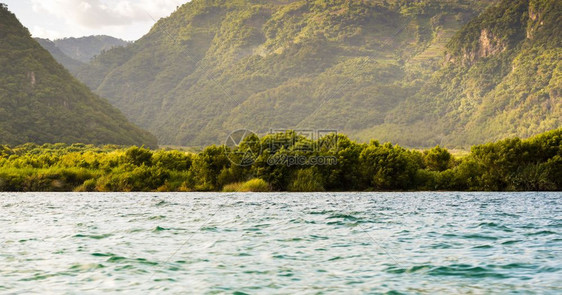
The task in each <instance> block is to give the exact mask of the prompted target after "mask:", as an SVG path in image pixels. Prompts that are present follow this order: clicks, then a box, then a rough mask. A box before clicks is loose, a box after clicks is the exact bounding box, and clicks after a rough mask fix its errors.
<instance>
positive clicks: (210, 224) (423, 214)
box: [0, 193, 562, 294]
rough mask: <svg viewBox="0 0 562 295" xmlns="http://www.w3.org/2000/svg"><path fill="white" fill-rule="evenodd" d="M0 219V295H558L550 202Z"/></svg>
mask: <svg viewBox="0 0 562 295" xmlns="http://www.w3.org/2000/svg"><path fill="white" fill-rule="evenodd" d="M0 210H1V211H0V212H1V214H0V247H1V250H0V293H9V294H11V293H26V294H27V293H41V294H46V293H71V294H84V293H92V294H94V293H116V292H124V293H132V294H145V293H152V294H160V293H170V294H174V293H175V294H179V293H182V294H185V293H206V294H223V293H225V294H244V293H246V294H272V293H275V294H294V293H300V294H342V293H346V294H362V293H373V294H379V293H390V294H398V293H405V294H416V293H418V294H435V293H442V294H458V293H472V294H490V293H497V294H506V293H525V294H526V293H540V294H562V235H561V234H562V194H561V193H339V194H331V193H311V194H286V193H271V194H214V193H207V194H205V193H194V194H169V193H162V194H154V193H141V194H139V193H130V194H116V193H108V194H87V193H69V194H52V193H35V194H17V193H4V194H0Z"/></svg>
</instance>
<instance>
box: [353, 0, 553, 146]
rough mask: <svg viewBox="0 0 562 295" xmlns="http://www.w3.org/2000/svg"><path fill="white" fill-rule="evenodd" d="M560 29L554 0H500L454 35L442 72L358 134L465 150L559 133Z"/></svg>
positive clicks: (412, 143)
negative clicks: (378, 123)
mask: <svg viewBox="0 0 562 295" xmlns="http://www.w3.org/2000/svg"><path fill="white" fill-rule="evenodd" d="M561 27H562V2H560V1H555V0H530V1H529V0H517V1H503V2H502V3H501V4H500V5H498V6H496V7H494V8H491V9H489V10H487V11H486V12H485V13H484V14H482V15H481V16H479V17H478V18H476V19H474V20H473V21H471V22H470V23H469V24H468V25H467V26H465V27H464V28H463V29H462V30H461V31H460V32H458V33H457V34H456V36H455V37H454V38H453V39H452V40H451V42H450V43H449V44H448V46H447V54H446V64H445V65H444V67H443V68H442V69H441V70H440V71H438V72H437V73H436V74H435V75H433V77H432V79H430V81H429V82H428V83H426V84H425V85H424V87H423V88H422V90H421V91H419V92H418V93H417V94H416V95H414V96H412V97H411V98H409V99H407V100H406V101H405V102H404V103H402V104H401V105H400V107H399V108H397V109H396V110H394V111H393V112H392V113H391V114H390V115H389V116H388V117H387V118H386V121H385V124H383V125H381V126H376V127H374V128H372V129H370V130H367V131H366V132H364V136H365V137H368V136H372V135H375V136H378V137H379V138H383V139H397V140H398V141H400V142H402V143H407V144H411V145H414V144H415V145H433V144H436V143H440V142H441V143H448V144H449V145H451V144H455V145H459V146H467V145H469V144H471V143H479V142H484V141H486V140H497V139H500V138H504V137H507V136H521V137H529V136H531V135H534V134H537V133H540V132H544V131H547V130H551V129H554V128H559V127H560V126H562V99H561V93H562V33H561V31H560V28H561ZM396 134H400V135H399V136H396Z"/></svg>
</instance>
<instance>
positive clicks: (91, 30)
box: [0, 0, 189, 40]
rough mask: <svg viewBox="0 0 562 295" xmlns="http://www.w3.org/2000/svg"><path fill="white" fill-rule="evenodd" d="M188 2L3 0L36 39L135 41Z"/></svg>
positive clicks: (174, 0) (152, 0) (162, 0)
mask: <svg viewBox="0 0 562 295" xmlns="http://www.w3.org/2000/svg"><path fill="white" fill-rule="evenodd" d="M186 2H189V0H0V3H6V4H8V8H9V9H10V11H12V12H13V13H15V14H16V16H17V17H18V19H19V20H20V22H21V23H22V24H23V25H24V26H26V27H27V28H28V29H29V31H31V34H32V35H33V37H42V38H49V39H56V38H63V37H82V36H89V35H110V36H114V37H118V38H122V39H125V40H136V39H138V38H140V37H141V36H142V35H144V34H146V33H147V32H148V31H149V30H150V28H151V27H152V25H154V20H153V19H155V20H158V19H159V18H161V17H165V16H168V15H170V14H171V13H172V12H173V11H174V10H176V7H178V6H179V5H181V4H183V3H186Z"/></svg>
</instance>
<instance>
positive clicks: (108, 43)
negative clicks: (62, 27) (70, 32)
mask: <svg viewBox="0 0 562 295" xmlns="http://www.w3.org/2000/svg"><path fill="white" fill-rule="evenodd" d="M53 43H55V45H56V46H57V47H58V48H59V49H60V50H61V51H62V52H63V53H64V54H66V55H67V56H69V57H70V58H72V59H75V60H78V61H81V62H83V63H88V62H90V60H91V59H92V58H93V57H95V56H97V55H98V54H100V53H101V52H103V51H107V50H110V49H112V48H115V47H122V46H127V45H129V42H127V41H125V40H121V39H118V38H114V37H111V36H105V35H99V36H87V37H80V38H64V39H57V40H54V41H53Z"/></svg>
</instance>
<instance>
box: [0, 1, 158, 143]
mask: <svg viewBox="0 0 562 295" xmlns="http://www.w3.org/2000/svg"><path fill="white" fill-rule="evenodd" d="M27 142H32V143H38V144H42V143H78V142H80V143H91V144H118V145H146V146H150V147H156V146H157V140H156V138H155V137H154V136H152V135H151V134H150V133H148V132H146V131H144V130H141V129H140V128H138V127H136V126H135V125H133V124H131V123H130V122H128V121H127V119H126V118H125V117H124V116H123V114H122V113H121V112H120V111H119V110H117V109H116V108H114V107H113V106H111V105H110V104H109V103H108V102H107V101H106V100H104V99H102V98H100V97H98V96H97V95H95V94H93V93H92V92H91V90H90V89H88V88H87V87H86V86H85V85H83V84H82V83H80V82H78V81H77V80H76V79H75V78H74V77H72V76H71V75H70V74H69V72H68V71H67V70H66V69H65V68H64V67H63V66H62V65H60V64H59V63H57V62H56V61H55V59H54V58H53V57H52V56H51V55H50V54H49V52H47V51H46V50H45V49H44V48H42V47H41V46H40V45H39V44H38V43H37V42H36V41H35V40H33V39H32V38H31V36H30V33H29V31H28V30H27V29H26V28H25V27H24V26H23V25H21V23H20V22H19V21H18V20H17V18H16V17H15V15H14V14H12V13H11V12H10V11H9V10H8V9H7V8H6V7H5V6H4V5H0V144H12V145H16V144H23V143H27Z"/></svg>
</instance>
